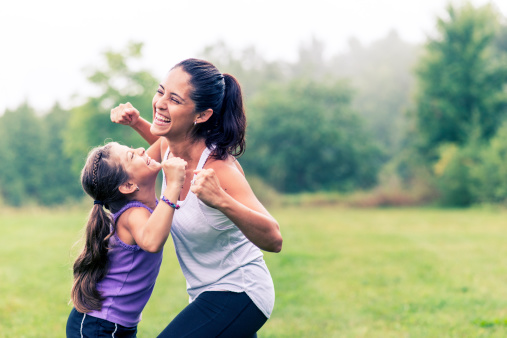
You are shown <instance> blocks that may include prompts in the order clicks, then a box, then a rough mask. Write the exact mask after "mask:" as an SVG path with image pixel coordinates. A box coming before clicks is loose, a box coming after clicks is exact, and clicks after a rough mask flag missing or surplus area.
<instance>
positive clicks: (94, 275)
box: [71, 143, 128, 313]
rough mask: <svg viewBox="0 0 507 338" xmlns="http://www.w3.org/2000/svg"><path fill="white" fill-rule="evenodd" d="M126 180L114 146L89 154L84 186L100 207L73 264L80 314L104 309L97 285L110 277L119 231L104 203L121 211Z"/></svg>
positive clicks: (74, 292) (95, 208)
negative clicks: (115, 236) (112, 240)
mask: <svg viewBox="0 0 507 338" xmlns="http://www.w3.org/2000/svg"><path fill="white" fill-rule="evenodd" d="M127 180H128V174H127V172H126V171H125V169H124V168H123V167H122V166H121V165H120V164H117V163H115V162H114V161H113V160H112V159H111V143H109V144H107V145H105V146H103V147H98V148H95V149H93V150H92V151H91V152H90V153H89V155H88V159H87V160H86V164H85V166H84V168H83V171H82V172H81V184H82V186H83V189H84V191H85V192H86V193H87V194H88V195H90V197H92V198H93V199H94V200H95V201H97V204H95V203H94V205H93V209H92V210H91V211H90V214H89V216H88V223H87V224H86V229H85V240H86V242H85V246H84V248H83V251H82V252H81V254H80V255H79V257H78V258H77V259H76V261H75V262H74V284H73V286H72V292H71V297H72V302H73V303H74V307H75V308H76V310H78V311H79V312H82V313H87V312H90V311H92V310H100V309H101V308H102V301H103V300H104V298H103V297H102V295H101V294H100V292H99V291H98V290H97V282H98V281H100V280H101V279H103V278H104V277H105V275H106V274H107V271H108V265H107V251H108V244H109V238H110V237H111V235H112V234H114V232H115V230H116V227H115V224H114V223H113V221H112V219H111V216H110V214H109V213H108V212H107V211H106V210H104V208H103V207H102V204H103V205H104V207H105V208H107V209H109V210H111V211H112V212H117V211H118V210H119V209H121V207H122V206H123V205H125V203H126V202H127V199H126V197H125V195H123V194H122V193H121V192H120V191H119V190H118V187H119V186H120V185H121V184H122V183H124V182H125V181H127Z"/></svg>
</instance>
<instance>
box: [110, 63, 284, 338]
mask: <svg viewBox="0 0 507 338" xmlns="http://www.w3.org/2000/svg"><path fill="white" fill-rule="evenodd" d="M152 107H153V124H152V125H151V126H150V124H149V123H148V122H147V121H145V120H143V119H142V118H140V117H139V112H138V111H137V110H136V109H135V108H134V107H132V106H131V105H130V104H128V103H127V104H124V105H120V106H118V107H117V108H115V109H113V110H112V111H111V120H112V121H113V122H115V123H120V124H124V125H130V126H131V127H132V128H134V130H136V131H137V132H138V133H140V134H141V135H142V136H143V137H144V138H145V139H146V140H147V141H148V142H149V143H150V144H152V146H151V147H150V148H149V150H148V153H149V155H150V156H152V157H154V158H156V159H158V160H162V159H164V158H167V156H168V155H169V154H172V155H173V156H175V157H179V158H182V159H183V160H185V161H186V163H187V169H186V176H185V183H184V184H183V188H182V190H181V193H180V197H179V201H178V204H179V205H180V206H181V208H180V209H179V210H178V212H177V213H176V214H175V215H174V219H173V225H172V228H171V234H172V237H173V241H174V245H175V249H176V254H177V257H178V260H179V262H180V266H181V269H182V271H183V274H184V275H185V278H186V280H187V291H188V294H189V296H190V302H191V303H190V304H189V305H188V306H187V307H186V308H185V309H184V310H183V311H182V312H181V313H180V314H179V315H178V316H176V318H174V320H173V321H172V322H171V323H170V324H169V325H168V326H167V327H166V328H165V330H164V331H163V332H162V333H161V334H160V337H183V336H184V337H216V336H220V337H255V336H256V332H257V331H258V330H259V329H260V328H261V327H262V325H264V323H265V322H266V321H267V319H268V318H269V316H270V315H271V312H272V309H273V306H274V287H273V282H272V279H271V276H270V273H269V270H268V269H267V267H266V264H265V262H264V259H263V254H262V252H261V250H260V249H262V250H265V251H270V252H279V251H280V250H281V248H282V236H281V234H280V230H279V227H278V223H277V222H276V220H275V219H274V218H273V217H272V216H271V215H270V214H269V213H268V211H267V210H266V209H265V208H264V207H263V205H262V204H261V203H260V202H259V201H258V199H257V198H256V197H255V195H254V193H253V192H252V189H251V188H250V186H249V184H248V182H247V180H246V179H245V176H244V173H243V170H242V169H241V166H240V165H239V163H238V162H237V160H236V159H235V157H236V156H240V155H241V154H242V153H243V151H244V147H245V140H244V136H245V128H246V118H245V112H244V107H243V99H242V94H241V88H240V86H239V84H238V82H237V81H236V79H235V78H234V77H233V76H231V75H228V74H222V73H220V72H219V71H218V69H217V68H216V67H215V66H213V65H212V64H211V63H209V62H207V61H203V60H198V59H187V60H184V61H182V62H180V63H179V64H177V65H176V66H174V67H173V68H172V69H171V71H170V72H169V73H168V75H167V77H166V78H165V79H164V80H163V81H162V82H161V83H160V85H159V87H158V90H157V92H156V94H155V96H154V98H153V104H152ZM163 186H164V187H165V176H164V183H163Z"/></svg>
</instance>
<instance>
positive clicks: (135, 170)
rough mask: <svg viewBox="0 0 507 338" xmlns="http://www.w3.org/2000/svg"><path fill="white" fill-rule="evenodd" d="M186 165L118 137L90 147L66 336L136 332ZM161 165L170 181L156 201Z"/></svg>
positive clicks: (114, 334) (126, 334) (85, 172)
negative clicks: (86, 209) (86, 207)
mask: <svg viewBox="0 0 507 338" xmlns="http://www.w3.org/2000/svg"><path fill="white" fill-rule="evenodd" d="M185 165H186V163H185V161H183V160H182V159H178V158H173V157H171V158H170V159H168V160H167V161H164V162H163V163H162V164H160V163H158V162H157V161H154V160H152V159H151V158H150V157H149V156H147V154H146V152H145V151H144V149H143V148H138V149H132V148H129V147H126V146H122V145H120V144H118V143H115V142H112V143H108V144H107V145H105V146H103V147H98V148H95V149H93V150H92V151H91V152H90V154H89V155H88V159H87V161H86V164H85V166H84V168H83V171H82V173H81V182H82V185H83V189H84V190H85V191H86V193H87V194H88V195H89V196H90V197H92V198H93V199H94V203H93V208H92V209H91V212H90V216H89V217H88V222H87V224H86V228H85V234H86V243H85V246H84V248H83V251H82V252H81V254H80V255H79V257H78V258H77V259H76V261H75V263H74V285H73V287H72V292H71V296H72V302H73V303H74V308H73V309H72V311H71V313H70V315H69V318H68V320H67V328H66V332H67V337H104V336H108V337H135V336H136V333H137V324H138V323H139V321H140V320H141V312H142V310H143V308H144V306H145V305H146V303H147V302H148V299H149V298H150V296H151V293H152V291H153V287H154V286H155V280H156V278H157V276H158V272H159V270H160V264H161V263H162V248H163V246H164V244H165V241H166V240H167V237H168V236H169V232H170V228H171V223H172V217H173V215H174V211H175V209H176V208H178V206H177V205H176V204H174V203H173V202H171V201H176V200H177V198H178V195H179V193H180V190H181V186H182V184H183V179H184V177H185ZM162 168H163V171H164V174H165V175H166V177H168V181H169V183H168V184H167V187H166V189H164V191H163V195H162V201H163V202H162V203H157V198H156V195H155V181H156V178H157V174H158V172H159V171H160V169H162ZM105 209H108V210H110V211H111V213H112V214H110V213H109V212H107V211H106V210H105Z"/></svg>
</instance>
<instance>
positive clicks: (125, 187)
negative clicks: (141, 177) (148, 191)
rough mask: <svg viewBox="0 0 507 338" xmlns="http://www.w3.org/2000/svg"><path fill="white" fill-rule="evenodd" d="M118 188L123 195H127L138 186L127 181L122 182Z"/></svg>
mask: <svg viewBox="0 0 507 338" xmlns="http://www.w3.org/2000/svg"><path fill="white" fill-rule="evenodd" d="M118 190H119V191H120V192H121V193H122V194H123V195H128V194H132V193H134V192H136V191H137V190H138V187H137V184H135V183H133V182H130V181H127V182H125V183H122V184H121V185H120V186H119V187H118Z"/></svg>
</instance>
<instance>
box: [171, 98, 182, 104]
mask: <svg viewBox="0 0 507 338" xmlns="http://www.w3.org/2000/svg"><path fill="white" fill-rule="evenodd" d="M171 100H173V101H174V102H176V103H180V101H178V99H176V98H174V97H173V98H172V99H171Z"/></svg>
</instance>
